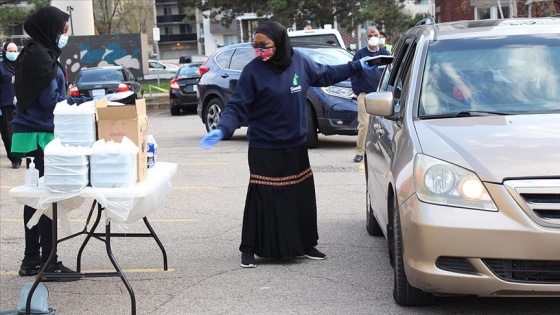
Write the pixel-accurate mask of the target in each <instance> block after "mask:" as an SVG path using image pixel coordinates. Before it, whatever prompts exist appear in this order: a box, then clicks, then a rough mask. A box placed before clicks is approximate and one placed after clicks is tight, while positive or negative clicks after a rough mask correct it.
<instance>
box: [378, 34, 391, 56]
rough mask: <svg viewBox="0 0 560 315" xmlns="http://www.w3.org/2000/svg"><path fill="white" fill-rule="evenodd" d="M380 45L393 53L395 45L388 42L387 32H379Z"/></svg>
mask: <svg viewBox="0 0 560 315" xmlns="http://www.w3.org/2000/svg"><path fill="white" fill-rule="evenodd" d="M379 46H380V47H381V48H385V49H387V50H388V51H389V52H390V53H391V54H392V53H393V45H389V44H387V34H385V32H379Z"/></svg>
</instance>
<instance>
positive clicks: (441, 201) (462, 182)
mask: <svg viewBox="0 0 560 315" xmlns="http://www.w3.org/2000/svg"><path fill="white" fill-rule="evenodd" d="M414 187H415V189H416V194H417V196H418V199H420V200H421V201H423V202H427V203H433V204H438V205H443V206H451V207H461V208H470V209H477V210H486V211H498V208H497V207H496V204H495V203H494V201H493V200H492V198H490V195H489V194H488V190H486V187H484V184H483V183H482V182H481V181H480V179H479V178H478V176H477V175H476V174H475V173H473V172H471V171H469V170H467V169H464V168H462V167H459V166H457V165H453V164H451V163H448V162H445V161H442V160H438V159H435V158H432V157H429V156H427V155H424V154H417V155H416V156H415V157H414Z"/></svg>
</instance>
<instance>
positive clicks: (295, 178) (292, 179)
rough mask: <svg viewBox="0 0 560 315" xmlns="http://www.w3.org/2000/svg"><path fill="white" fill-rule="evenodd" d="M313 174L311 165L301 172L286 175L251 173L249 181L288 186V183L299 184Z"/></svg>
mask: <svg viewBox="0 0 560 315" xmlns="http://www.w3.org/2000/svg"><path fill="white" fill-rule="evenodd" d="M312 175H313V171H311V167H308V168H307V169H305V170H304V171H302V172H300V173H299V174H296V175H290V176H284V177H269V176H262V175H256V174H251V180H250V181H249V182H250V183H251V184H259V185H269V186H288V185H296V184H299V183H301V182H303V181H304V180H306V179H307V178H309V177H310V176H312Z"/></svg>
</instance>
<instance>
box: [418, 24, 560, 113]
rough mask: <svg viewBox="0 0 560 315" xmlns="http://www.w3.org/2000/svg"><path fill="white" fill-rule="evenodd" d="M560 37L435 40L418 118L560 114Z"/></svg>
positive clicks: (520, 36) (425, 76)
mask: <svg viewBox="0 0 560 315" xmlns="http://www.w3.org/2000/svg"><path fill="white" fill-rule="evenodd" d="M559 39H560V35H551V34H546V35H510V36H502V37H492V38H463V39H454V40H442V41H434V42H432V43H431V44H430V46H429V49H428V56H427V60H426V65H425V68H424V71H423V78H422V90H421V95H420V104H419V111H420V112H419V116H420V117H423V118H428V117H441V116H444V117H447V116H450V117H454V116H469V113H476V115H481V114H484V113H487V114H489V115H495V114H526V113H545V112H560V40H559Z"/></svg>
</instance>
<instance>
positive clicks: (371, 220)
mask: <svg viewBox="0 0 560 315" xmlns="http://www.w3.org/2000/svg"><path fill="white" fill-rule="evenodd" d="M366 230H367V231H368V233H369V235H373V236H381V235H383V231H382V230H381V228H380V227H379V223H378V222H377V219H376V218H375V217H374V216H373V209H372V208H371V199H370V197H369V188H367V183H366Z"/></svg>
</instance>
